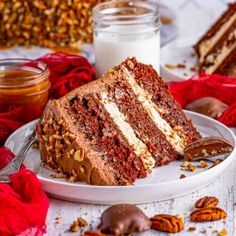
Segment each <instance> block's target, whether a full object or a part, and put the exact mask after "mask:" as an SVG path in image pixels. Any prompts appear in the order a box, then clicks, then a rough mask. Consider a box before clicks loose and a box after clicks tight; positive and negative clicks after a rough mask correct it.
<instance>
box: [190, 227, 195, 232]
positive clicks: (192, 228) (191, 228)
mask: <svg viewBox="0 0 236 236" xmlns="http://www.w3.org/2000/svg"><path fill="white" fill-rule="evenodd" d="M188 231H189V232H193V231H196V227H189V228H188Z"/></svg>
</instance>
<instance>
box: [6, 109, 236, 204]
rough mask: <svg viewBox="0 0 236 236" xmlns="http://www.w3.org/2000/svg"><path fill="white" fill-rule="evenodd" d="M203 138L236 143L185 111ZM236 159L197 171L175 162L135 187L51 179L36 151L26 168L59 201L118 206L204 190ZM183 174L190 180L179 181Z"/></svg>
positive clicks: (21, 132) (10, 143) (16, 137)
mask: <svg viewBox="0 0 236 236" xmlns="http://www.w3.org/2000/svg"><path fill="white" fill-rule="evenodd" d="M186 114H187V115H188V116H189V117H190V118H191V119H192V121H193V123H194V124H195V126H196V127H197V129H198V130H199V131H200V132H201V134H202V135H203V136H221V137H225V138H226V139H228V140H229V141H230V142H231V143H232V144H233V145H234V146H235V144H236V140H235V136H234V134H233V132H232V131H231V130H230V129H228V128H227V127H226V126H224V125H223V124H221V123H219V122H217V121H215V120H213V119H211V118H208V117H206V116H203V115H200V114H197V113H193V112H186ZM36 122H37V121H32V122H30V123H28V124H26V125H24V126H23V127H21V128H19V129H18V130H16V131H15V132H14V133H13V134H12V135H11V136H10V137H9V138H8V140H7V141H6V146H7V147H9V148H10V149H11V150H12V151H13V152H15V153H17V152H18V151H19V149H20V147H21V146H22V145H23V144H24V142H25V139H26V137H27V136H28V135H29V134H30V133H31V131H32V128H33V127H34V126H35V124H36ZM235 156H236V149H234V151H233V152H232V153H231V154H230V155H228V156H227V157H226V156H221V158H225V159H224V161H223V162H222V163H220V164H219V165H217V166H215V167H213V168H211V169H209V170H203V169H201V168H197V170H196V171H195V172H186V171H183V170H181V167H180V165H181V163H182V162H181V161H174V162H172V163H171V164H169V165H167V166H162V167H158V168H155V169H154V170H153V173H152V174H151V175H149V176H148V177H146V178H145V179H141V180H138V181H136V182H135V184H134V185H133V186H92V185H88V184H85V183H80V182H77V183H70V182H67V181H65V180H64V179H55V178H52V177H50V175H51V174H53V173H54V172H52V171H49V170H48V169H46V168H44V167H41V166H40V155H39V151H38V150H37V149H31V150H30V151H29V153H28V155H27V157H26V160H25V163H24V164H25V165H26V166H27V168H29V169H31V170H33V171H34V172H35V173H36V174H37V176H38V178H39V180H40V181H41V183H42V186H43V189H44V190H45V191H46V192H47V193H48V194H49V195H51V196H54V197H56V198H60V199H65V200H70V201H76V202H83V203H91V204H115V203H120V202H129V203H135V204H138V203H147V202H154V201H161V200H167V199H171V198H176V197H180V196H183V195H186V194H188V193H191V192H194V191H196V190H198V189H200V188H203V187H205V186H206V185H208V184H210V183H211V182H212V181H214V180H215V179H216V178H217V177H218V176H219V175H220V174H222V172H223V171H224V170H225V169H226V168H227V167H228V166H229V165H230V163H231V162H232V160H233V158H234V157H235ZM181 174H185V175H186V176H187V177H186V178H184V179H179V177H180V175H181Z"/></svg>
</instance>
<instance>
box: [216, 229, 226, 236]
mask: <svg viewBox="0 0 236 236" xmlns="http://www.w3.org/2000/svg"><path fill="white" fill-rule="evenodd" d="M226 235H227V230H226V229H222V230H221V231H220V232H219V233H218V236H226Z"/></svg>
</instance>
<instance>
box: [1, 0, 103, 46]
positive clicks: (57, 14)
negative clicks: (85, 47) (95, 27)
mask: <svg viewBox="0 0 236 236" xmlns="http://www.w3.org/2000/svg"><path fill="white" fill-rule="evenodd" d="M104 1H105V0H65V1H64V0H50V1H48V0H33V1H32V0H7V1H0V46H2V47H11V46H16V45H37V46H44V47H55V46H71V47H75V46H76V45H77V44H78V43H91V41H92V29H91V23H92V13H91V10H92V8H93V6H94V5H95V4H98V3H100V2H104Z"/></svg>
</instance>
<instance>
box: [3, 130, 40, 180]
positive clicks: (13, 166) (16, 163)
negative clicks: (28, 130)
mask: <svg viewBox="0 0 236 236" xmlns="http://www.w3.org/2000/svg"><path fill="white" fill-rule="evenodd" d="M35 142H37V135H36V131H35V129H34V130H33V133H32V134H31V135H30V136H29V137H28V139H27V141H26V144H25V145H24V146H23V147H22V149H21V150H20V152H19V153H18V154H17V155H16V156H15V157H14V159H13V160H12V161H10V162H9V163H8V164H7V165H6V166H5V167H4V168H3V169H1V170H0V182H1V183H10V182H11V179H10V175H11V174H13V173H16V172H18V171H19V169H20V167H21V165H22V163H23V162H24V160H25V156H26V154H27V152H28V150H29V149H30V147H31V146H32V144H34V143H35Z"/></svg>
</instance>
